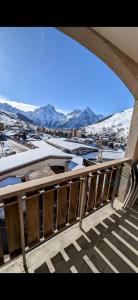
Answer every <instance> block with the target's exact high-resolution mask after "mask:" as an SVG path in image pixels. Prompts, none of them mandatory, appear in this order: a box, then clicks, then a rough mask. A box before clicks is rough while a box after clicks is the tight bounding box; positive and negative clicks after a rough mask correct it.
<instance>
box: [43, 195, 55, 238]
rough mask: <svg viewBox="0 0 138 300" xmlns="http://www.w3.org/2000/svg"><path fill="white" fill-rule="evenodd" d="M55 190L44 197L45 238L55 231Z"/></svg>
mask: <svg viewBox="0 0 138 300" xmlns="http://www.w3.org/2000/svg"><path fill="white" fill-rule="evenodd" d="M54 193H55V191H54V190H51V191H49V192H47V193H45V194H44V195H43V216H44V221H43V222H44V236H49V235H50V234H52V232H53V231H54Z"/></svg>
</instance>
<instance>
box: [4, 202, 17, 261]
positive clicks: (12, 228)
mask: <svg viewBox="0 0 138 300" xmlns="http://www.w3.org/2000/svg"><path fill="white" fill-rule="evenodd" d="M17 200H18V198H17V197H13V198H10V199H7V200H6V203H5V204H9V203H11V205H8V206H5V207H4V211H5V223H6V228H7V237H8V247H9V254H10V257H14V256H15V255H16V254H17V253H21V234H20V220H19V206H18V203H14V204H12V202H14V201H17Z"/></svg>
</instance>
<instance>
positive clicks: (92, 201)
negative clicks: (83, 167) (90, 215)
mask: <svg viewBox="0 0 138 300" xmlns="http://www.w3.org/2000/svg"><path fill="white" fill-rule="evenodd" d="M97 175H98V173H95V174H94V173H93V177H91V180H90V190H89V196H88V204H87V211H88V212H90V211H91V210H92V209H93V208H94V204H95V197H96V182H97Z"/></svg>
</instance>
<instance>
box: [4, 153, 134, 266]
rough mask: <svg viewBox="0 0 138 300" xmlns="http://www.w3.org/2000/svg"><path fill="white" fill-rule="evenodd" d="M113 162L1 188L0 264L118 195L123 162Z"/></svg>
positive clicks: (124, 161) (24, 259) (125, 160)
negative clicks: (2, 216)
mask: <svg viewBox="0 0 138 300" xmlns="http://www.w3.org/2000/svg"><path fill="white" fill-rule="evenodd" d="M128 161H130V159H124V160H113V161H110V162H106V163H102V164H97V165H94V166H90V167H86V168H82V169H78V170H75V171H69V172H65V173H62V174H58V175H54V176H49V177H45V178H41V179H36V180H32V181H28V182H25V183H21V184H16V185H14V186H9V187H7V188H1V189H0V207H1V208H0V209H1V210H2V209H3V210H4V220H3V226H1V225H0V226H1V228H0V265H3V264H4V263H5V262H6V261H5V258H7V255H8V256H9V260H10V259H12V258H14V257H16V256H17V255H19V254H21V253H22V254H23V261H24V265H26V257H25V253H26V252H27V251H29V250H30V249H32V248H33V247H34V246H35V247H36V246H38V245H40V243H42V242H44V241H46V240H47V239H49V238H51V237H53V236H54V235H55V234H58V233H59V232H61V231H62V230H64V229H66V228H68V226H71V225H72V224H74V223H75V222H78V221H79V220H80V227H81V222H82V218H84V217H85V216H87V215H88V214H90V213H92V212H94V211H95V210H97V209H99V208H101V207H102V206H103V205H106V204H107V203H109V202H111V203H113V201H114V198H115V197H117V196H118V190H119V183H120V178H121V174H122V169H123V166H124V163H126V162H128Z"/></svg>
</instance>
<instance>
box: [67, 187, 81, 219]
mask: <svg viewBox="0 0 138 300" xmlns="http://www.w3.org/2000/svg"><path fill="white" fill-rule="evenodd" d="M79 188H80V182H79V181H77V182H73V183H72V184H71V188H70V206H69V223H71V222H73V221H75V220H76V218H77V208H78V204H79Z"/></svg>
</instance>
